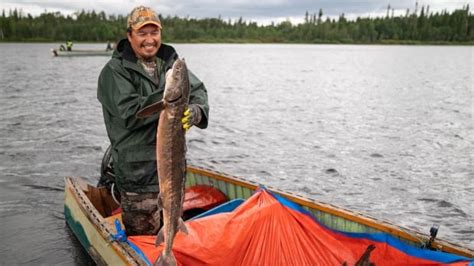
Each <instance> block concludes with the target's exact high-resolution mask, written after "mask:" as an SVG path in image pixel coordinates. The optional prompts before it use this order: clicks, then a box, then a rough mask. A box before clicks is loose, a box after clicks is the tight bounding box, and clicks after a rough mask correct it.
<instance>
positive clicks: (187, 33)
mask: <svg viewBox="0 0 474 266" xmlns="http://www.w3.org/2000/svg"><path fill="white" fill-rule="evenodd" d="M160 19H161V21H162V24H163V40H164V41H165V42H261V43H369V44H370V43H468V44H472V43H474V30H473V26H474V16H473V15H472V14H471V12H470V10H469V5H466V6H464V7H462V8H461V9H457V10H454V11H452V12H448V11H446V10H444V11H441V12H436V13H433V12H430V10H429V6H426V7H425V6H422V7H421V9H420V10H418V6H417V7H416V8H415V10H414V11H413V12H410V10H409V9H407V11H406V13H405V14H404V15H400V16H394V10H393V9H392V8H391V7H390V5H388V7H387V14H386V16H384V17H375V18H370V17H366V18H361V17H358V18H357V19H355V20H348V19H346V18H345V16H344V14H341V15H340V16H339V18H338V19H334V18H333V19H331V18H329V17H326V18H324V12H323V10H322V9H319V12H317V13H309V12H306V14H305V16H304V23H300V24H292V23H291V22H290V21H284V22H280V23H271V24H270V25H258V24H257V23H256V22H251V21H245V20H244V19H242V18H240V19H238V20H236V21H231V20H227V21H226V20H223V19H222V18H221V17H220V16H219V17H218V18H203V19H195V18H189V17H185V18H181V17H177V16H166V17H162V16H160ZM126 21H127V17H126V16H122V15H107V14H106V13H105V12H103V11H102V12H98V13H97V12H95V11H84V10H82V11H78V12H75V13H74V14H73V15H66V16H64V15H63V14H61V13H60V12H46V11H45V12H43V13H42V14H40V15H39V16H36V17H33V16H32V15H30V14H26V15H25V14H23V12H22V11H21V10H17V9H13V10H9V11H8V14H7V12H6V11H5V10H2V14H1V17H0V41H32V42H33V41H46V42H51V41H61V42H63V41H66V40H73V41H76V42H106V41H116V40H119V39H121V38H123V37H124V36H125V30H126Z"/></svg>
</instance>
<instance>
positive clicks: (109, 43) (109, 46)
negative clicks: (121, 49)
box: [105, 41, 114, 51]
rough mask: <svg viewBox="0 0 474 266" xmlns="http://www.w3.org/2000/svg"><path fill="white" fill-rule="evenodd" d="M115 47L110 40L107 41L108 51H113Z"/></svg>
mask: <svg viewBox="0 0 474 266" xmlns="http://www.w3.org/2000/svg"><path fill="white" fill-rule="evenodd" d="M113 49H114V48H113V46H112V43H111V42H110V41H108V42H107V47H106V48H105V50H106V51H112V50H113Z"/></svg>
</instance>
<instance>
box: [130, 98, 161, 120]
mask: <svg viewBox="0 0 474 266" xmlns="http://www.w3.org/2000/svg"><path fill="white" fill-rule="evenodd" d="M164 108H165V103H164V102H163V101H159V102H156V103H153V104H150V105H148V106H146V107H144V108H142V109H140V111H138V112H137V114H136V115H135V116H136V117H137V118H147V117H150V116H152V115H154V114H155V113H159V112H161V110H163V109H164Z"/></svg>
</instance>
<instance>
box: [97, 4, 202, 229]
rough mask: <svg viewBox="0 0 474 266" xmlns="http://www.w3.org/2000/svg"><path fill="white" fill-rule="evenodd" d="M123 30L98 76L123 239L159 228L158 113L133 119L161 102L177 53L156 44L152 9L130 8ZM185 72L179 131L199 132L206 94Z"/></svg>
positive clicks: (157, 29) (157, 33)
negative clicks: (185, 102)
mask: <svg viewBox="0 0 474 266" xmlns="http://www.w3.org/2000/svg"><path fill="white" fill-rule="evenodd" d="M127 26H128V28H127V38H126V39H123V40H121V41H120V42H119V43H118V44H117V46H116V49H115V50H114V54H113V56H112V59H111V60H110V61H109V62H108V63H107V64H106V65H105V67H104V68H103V69H102V72H101V73H100V76H99V82H98V92H97V95H98V96H97V97H98V99H99V101H100V103H101V104H102V110H103V114H104V120H105V126H106V129H107V134H108V136H109V139H110V142H111V146H112V149H111V152H112V159H113V162H114V171H115V175H116V185H117V187H118V189H119V191H120V195H121V205H122V220H123V223H124V225H125V229H126V232H127V235H143V234H156V233H157V231H158V229H159V227H160V224H159V221H155V219H154V215H155V212H156V209H157V197H158V177H157V174H156V129H157V123H158V115H155V116H152V117H149V118H145V119H137V118H136V117H135V114H136V113H137V112H138V111H139V110H140V109H142V108H143V107H146V106H148V105H150V104H152V103H154V102H157V101H160V100H161V99H162V98H163V91H164V87H165V74H166V71H167V70H169V69H170V68H171V67H172V65H173V62H174V61H175V60H176V59H177V58H178V55H177V54H176V52H175V49H174V48H173V47H171V46H169V45H166V44H162V43H161V30H162V25H161V22H160V20H159V18H158V16H157V14H156V12H155V11H153V10H152V9H151V8H148V7H143V6H139V7H137V8H134V9H133V10H132V12H131V13H130V15H129V17H128V20H127ZM189 73H190V74H189V76H190V86H191V88H190V89H191V95H190V104H189V109H188V110H187V111H186V112H185V113H186V116H184V117H183V120H182V121H183V128H185V129H186V130H188V129H189V127H191V126H193V125H195V126H197V127H199V128H202V129H204V128H206V127H207V123H208V115H209V105H208V100H207V91H206V88H205V86H204V84H203V83H202V82H201V81H200V80H199V79H198V78H197V77H196V76H194V74H192V73H191V72H189ZM183 115H184V114H183Z"/></svg>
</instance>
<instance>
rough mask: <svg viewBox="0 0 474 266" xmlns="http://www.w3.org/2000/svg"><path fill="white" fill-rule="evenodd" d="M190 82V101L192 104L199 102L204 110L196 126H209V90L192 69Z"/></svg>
mask: <svg viewBox="0 0 474 266" xmlns="http://www.w3.org/2000/svg"><path fill="white" fill-rule="evenodd" d="M189 83H190V84H191V85H190V86H191V95H190V98H189V102H190V103H192V104H197V105H198V106H199V107H200V108H201V111H202V118H201V121H200V122H199V124H197V125H196V126H197V127H199V128H202V129H204V128H207V124H208V121H209V104H208V99H207V90H206V87H205V86H204V83H202V81H201V80H199V79H198V78H197V77H196V76H195V75H194V74H193V73H192V72H191V71H189Z"/></svg>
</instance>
